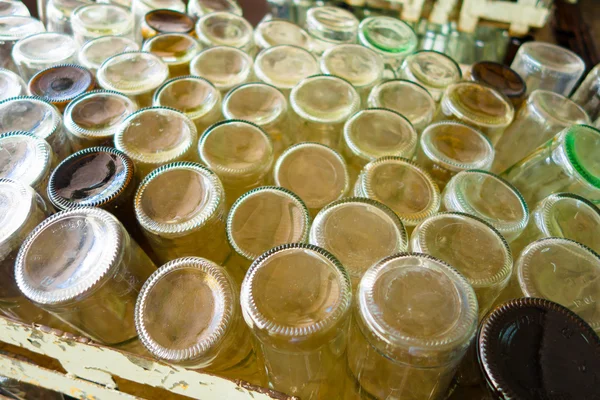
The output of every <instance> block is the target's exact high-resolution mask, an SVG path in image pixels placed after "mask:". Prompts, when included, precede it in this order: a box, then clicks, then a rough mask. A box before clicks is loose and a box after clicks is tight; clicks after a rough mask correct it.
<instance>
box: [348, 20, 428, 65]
mask: <svg viewBox="0 0 600 400" xmlns="http://www.w3.org/2000/svg"><path fill="white" fill-rule="evenodd" d="M358 38H359V41H360V43H361V44H362V45H363V46H366V47H368V48H370V49H372V50H375V51H377V52H378V53H380V54H382V55H384V56H386V57H405V56H407V55H409V54H411V53H413V52H414V51H415V50H416V48H417V44H418V38H417V35H416V34H415V31H414V30H413V29H412V28H411V27H410V25H408V24H407V23H406V22H404V21H401V20H399V19H397V18H391V17H384V16H377V17H369V18H365V19H363V20H362V22H361V23H360V26H359V27H358Z"/></svg>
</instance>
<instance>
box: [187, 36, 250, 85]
mask: <svg viewBox="0 0 600 400" xmlns="http://www.w3.org/2000/svg"><path fill="white" fill-rule="evenodd" d="M252 65H253V61H252V57H250V56H249V55H248V54H246V53H244V52H243V51H242V50H240V49H236V48H234V47H227V46H216V47H211V48H208V49H205V50H203V51H201V52H200V54H198V55H197V56H196V57H195V58H194V59H193V60H192V61H191V62H190V71H191V73H192V75H197V76H201V77H203V78H205V79H208V80H209V81H210V82H211V83H212V84H213V85H215V87H216V88H217V89H219V90H221V91H229V89H231V88H233V87H235V86H237V85H239V84H241V83H244V82H246V81H247V80H248V79H249V77H250V74H251V73H252Z"/></svg>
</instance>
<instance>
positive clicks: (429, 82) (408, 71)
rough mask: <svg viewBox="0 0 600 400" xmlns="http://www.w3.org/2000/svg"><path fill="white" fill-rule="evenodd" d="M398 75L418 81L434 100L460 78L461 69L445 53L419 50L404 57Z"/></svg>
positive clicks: (439, 98)
mask: <svg viewBox="0 0 600 400" xmlns="http://www.w3.org/2000/svg"><path fill="white" fill-rule="evenodd" d="M398 77H399V78H403V79H407V80H409V81H412V82H415V83H418V84H419V85H421V86H423V87H424V88H425V89H427V90H428V91H429V93H430V94H431V96H432V97H433V99H434V100H435V101H440V100H441V98H442V94H444V91H445V90H446V88H447V87H448V86H450V85H452V84H453V83H456V82H458V81H460V80H461V79H462V71H461V69H460V67H459V66H458V64H457V63H456V61H454V60H453V59H452V58H450V57H448V56H447V55H445V54H443V53H439V52H437V51H433V50H420V51H417V52H416V53H413V54H411V55H409V56H407V57H406V58H405V59H404V61H403V62H402V65H401V66H400V71H399V72H398Z"/></svg>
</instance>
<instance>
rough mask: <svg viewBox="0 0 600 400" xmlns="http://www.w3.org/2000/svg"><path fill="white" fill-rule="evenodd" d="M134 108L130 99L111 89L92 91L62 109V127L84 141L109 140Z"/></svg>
mask: <svg viewBox="0 0 600 400" xmlns="http://www.w3.org/2000/svg"><path fill="white" fill-rule="evenodd" d="M136 110H137V105H136V104H135V102H133V101H132V100H131V99H130V98H129V97H127V96H125V95H124V94H121V93H119V92H113V91H110V90H95V91H92V92H88V93H84V94H82V95H81V96H79V97H76V98H75V99H73V101H71V102H70V103H69V105H68V106H67V108H66V109H65V126H66V128H67V129H68V130H69V132H70V133H71V134H73V135H76V136H81V137H84V138H90V139H96V138H112V136H114V134H115V132H116V131H117V129H118V128H119V126H120V124H121V123H122V122H123V121H124V120H125V119H126V118H127V117H128V116H129V115H131V114H132V113H133V112H135V111H136Z"/></svg>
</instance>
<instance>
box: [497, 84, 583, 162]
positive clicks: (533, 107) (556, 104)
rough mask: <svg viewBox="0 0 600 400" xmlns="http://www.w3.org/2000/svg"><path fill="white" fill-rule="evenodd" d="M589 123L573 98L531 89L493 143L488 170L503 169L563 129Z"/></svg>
mask: <svg viewBox="0 0 600 400" xmlns="http://www.w3.org/2000/svg"><path fill="white" fill-rule="evenodd" d="M589 123H590V119H589V117H588V116H587V115H586V112H585V111H584V110H583V109H582V108H581V107H579V106H578V105H577V104H576V103H575V102H573V101H571V100H569V99H567V98H566V97H564V96H563V95H561V94H558V93H554V92H549V91H547V90H534V91H533V92H532V93H531V95H530V96H529V98H528V99H527V102H526V103H525V104H523V106H522V107H521V109H520V110H519V112H518V113H517V116H516V118H515V120H514V121H513V123H512V124H511V125H510V126H509V127H508V128H507V129H506V130H505V131H504V133H503V134H502V136H501V137H500V140H499V141H498V143H496V157H495V158H494V164H493V166H492V171H494V172H496V173H501V172H504V171H506V170H507V169H508V168H510V167H512V166H513V165H515V164H516V163H517V162H518V161H521V160H522V159H523V158H525V157H527V156H528V155H529V154H531V153H532V152H533V151H535V149H536V148H538V147H539V146H541V145H543V144H544V143H546V142H547V141H548V140H550V139H552V138H553V137H554V136H555V135H556V134H557V133H559V132H560V131H562V130H563V129H565V128H568V127H570V126H571V125H574V124H589Z"/></svg>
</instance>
